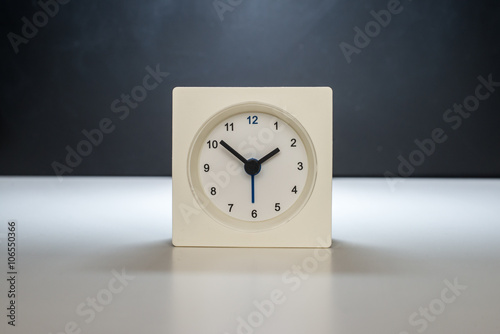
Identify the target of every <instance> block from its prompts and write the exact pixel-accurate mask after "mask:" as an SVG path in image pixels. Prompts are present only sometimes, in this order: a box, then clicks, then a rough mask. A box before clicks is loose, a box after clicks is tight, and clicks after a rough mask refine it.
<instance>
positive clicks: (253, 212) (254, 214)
mask: <svg viewBox="0 0 500 334" xmlns="http://www.w3.org/2000/svg"><path fill="white" fill-rule="evenodd" d="M252 218H257V210H252Z"/></svg>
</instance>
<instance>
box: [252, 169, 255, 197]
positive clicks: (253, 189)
mask: <svg viewBox="0 0 500 334" xmlns="http://www.w3.org/2000/svg"><path fill="white" fill-rule="evenodd" d="M254 176H255V175H252V203H255V182H254Z"/></svg>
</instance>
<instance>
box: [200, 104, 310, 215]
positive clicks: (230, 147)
mask: <svg viewBox="0 0 500 334" xmlns="http://www.w3.org/2000/svg"><path fill="white" fill-rule="evenodd" d="M237 109H238V108H237ZM243 109H249V111H238V110H236V111H234V110H233V111H227V112H222V113H220V114H219V115H218V117H216V118H214V119H213V120H211V121H209V122H207V124H206V126H205V128H204V131H202V132H201V134H200V135H199V137H198V140H196V142H195V148H196V150H194V151H195V152H196V153H195V156H194V157H193V158H194V159H193V164H192V166H191V173H192V174H193V175H192V176H194V177H193V178H192V179H193V181H194V182H195V183H196V187H195V188H196V189H197V192H199V193H198V194H197V195H198V196H197V197H198V198H200V197H201V198H203V200H202V201H201V202H203V203H205V205H203V207H205V208H210V211H212V213H213V212H214V211H217V212H216V216H217V217H218V220H219V221H221V220H222V221H223V222H231V221H233V222H234V221H238V222H245V223H246V224H249V223H259V222H264V221H274V222H275V223H281V222H284V221H285V220H286V219H287V217H288V218H289V217H291V215H292V214H293V213H294V212H296V211H298V210H299V209H300V206H301V204H303V203H304V202H305V201H306V200H307V198H308V195H309V193H310V191H311V189H312V184H313V182H314V173H313V172H314V167H315V166H314V164H315V159H314V156H313V155H314V152H313V149H312V146H311V145H310V143H309V141H308V136H307V134H306V133H305V131H304V130H303V129H302V128H301V126H300V125H299V124H296V123H295V121H294V119H292V118H291V117H287V116H286V115H285V114H284V113H282V112H278V111H276V110H272V111H271V112H267V110H266V109H265V108H264V109H262V108H248V107H247V108H243Z"/></svg>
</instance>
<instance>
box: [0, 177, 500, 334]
mask: <svg viewBox="0 0 500 334" xmlns="http://www.w3.org/2000/svg"><path fill="white" fill-rule="evenodd" d="M171 196H172V194H171V179H170V178H121V177H113V178H108V177H92V178H91V177H87V178H83V177H82V178H77V177H75V178H64V180H63V181H62V182H59V181H58V180H57V179H56V178H25V177H11V178H8V177H3V178H0V238H1V246H0V254H1V263H0V268H1V271H0V272H1V273H2V275H4V276H3V277H6V279H2V280H1V282H0V293H1V295H0V304H1V310H2V311H1V313H2V314H1V318H0V319H2V320H1V322H2V323H1V325H0V328H2V330H1V333H44V334H46V333H52V334H56V333H134V334H137V333H176V334H177V333H189V334H194V333H220V334H224V333H229V334H233V333H287V334H292V333H363V334H365V333H386V334H393V333H394V334H400V333H424V332H425V333H497V334H498V333H500V286H499V283H500V180H487V179H484V180H455V179H445V180H443V179H434V180H430V179H411V180H405V181H401V182H398V183H397V184H393V183H388V182H387V181H386V180H385V179H334V182H333V239H334V246H333V248H332V249H330V253H329V252H327V251H325V250H322V251H318V250H314V249H230V248H226V249H221V248H175V247H172V245H171V225H172V222H171V210H172V208H171ZM12 220H15V221H16V239H17V240H16V241H17V242H16V256H15V257H16V259H15V261H16V263H15V264H16V267H15V268H14V269H15V272H17V274H15V275H14V276H15V284H14V289H15V293H16V298H15V303H16V304H15V306H16V322H15V323H16V326H15V327H12V326H10V325H8V324H7V321H9V319H8V318H7V317H6V315H7V313H8V312H9V311H8V310H7V307H8V305H9V304H8V303H9V302H10V300H12V299H13V298H9V297H8V290H9V289H10V288H11V287H10V284H9V282H8V281H7V278H9V277H10V276H11V275H9V274H7V272H8V271H9V269H8V267H7V258H8V257H7V236H8V235H7V233H8V231H7V228H8V222H9V221H12Z"/></svg>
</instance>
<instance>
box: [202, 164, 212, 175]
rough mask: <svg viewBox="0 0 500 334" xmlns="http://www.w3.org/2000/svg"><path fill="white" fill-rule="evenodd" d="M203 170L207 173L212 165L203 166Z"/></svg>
mask: <svg viewBox="0 0 500 334" xmlns="http://www.w3.org/2000/svg"><path fill="white" fill-rule="evenodd" d="M203 170H204V171H205V173H207V172H208V171H209V170H210V165H209V164H204V165H203Z"/></svg>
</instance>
